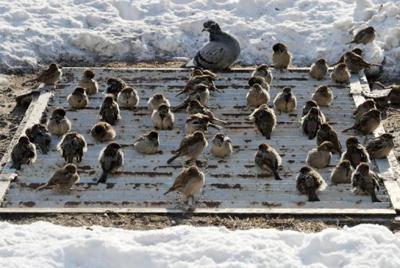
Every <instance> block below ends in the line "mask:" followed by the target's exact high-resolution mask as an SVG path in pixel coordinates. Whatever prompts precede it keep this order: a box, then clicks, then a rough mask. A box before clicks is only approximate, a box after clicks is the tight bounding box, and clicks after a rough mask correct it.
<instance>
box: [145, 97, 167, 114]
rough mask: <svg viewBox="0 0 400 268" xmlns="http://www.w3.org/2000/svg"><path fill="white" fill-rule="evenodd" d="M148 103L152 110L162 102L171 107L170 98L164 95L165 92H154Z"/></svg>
mask: <svg viewBox="0 0 400 268" xmlns="http://www.w3.org/2000/svg"><path fill="white" fill-rule="evenodd" d="M147 104H148V107H149V110H150V111H154V110H157V109H158V106H160V105H161V104H166V105H167V106H169V107H171V104H170V102H169V100H168V99H167V98H166V97H164V95H163V94H154V95H153V96H151V97H150V98H149V101H148V102H147Z"/></svg>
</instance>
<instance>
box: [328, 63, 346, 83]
mask: <svg viewBox="0 0 400 268" xmlns="http://www.w3.org/2000/svg"><path fill="white" fill-rule="evenodd" d="M350 76H351V74H350V71H349V69H348V68H347V65H346V63H339V64H338V65H336V66H335V68H334V69H333V71H332V73H331V79H332V81H333V82H335V83H348V82H349V81H350Z"/></svg>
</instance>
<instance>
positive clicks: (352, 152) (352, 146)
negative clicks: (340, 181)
mask: <svg viewBox="0 0 400 268" xmlns="http://www.w3.org/2000/svg"><path fill="white" fill-rule="evenodd" d="M346 147H347V151H346V152H345V153H344V154H343V155H342V158H341V161H343V160H349V161H350V164H351V165H352V166H353V168H356V167H357V166H358V164H360V163H361V162H366V163H369V162H370V159H369V154H368V152H367V149H365V147H364V146H363V145H362V144H360V143H359V142H358V139H357V138H356V137H349V138H348V139H347V141H346Z"/></svg>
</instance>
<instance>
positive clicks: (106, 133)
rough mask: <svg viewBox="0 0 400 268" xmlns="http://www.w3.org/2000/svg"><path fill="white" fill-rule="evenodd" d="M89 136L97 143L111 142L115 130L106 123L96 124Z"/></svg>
mask: <svg viewBox="0 0 400 268" xmlns="http://www.w3.org/2000/svg"><path fill="white" fill-rule="evenodd" d="M90 134H91V135H92V137H93V138H94V139H95V140H97V141H99V142H107V141H112V140H114V139H115V136H116V135H117V133H116V132H115V129H114V128H113V127H112V126H111V125H110V124H109V123H107V122H98V123H97V124H96V125H94V126H93V127H92V129H91V130H90Z"/></svg>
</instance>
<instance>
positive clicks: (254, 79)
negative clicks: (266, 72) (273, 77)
mask: <svg viewBox="0 0 400 268" xmlns="http://www.w3.org/2000/svg"><path fill="white" fill-rule="evenodd" d="M248 84H249V86H250V87H252V86H254V85H255V84H259V85H260V86H261V87H262V88H263V89H265V90H266V91H269V88H270V86H269V84H268V82H267V81H266V80H265V78H264V77H262V76H252V77H250V78H249V81H248Z"/></svg>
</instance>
